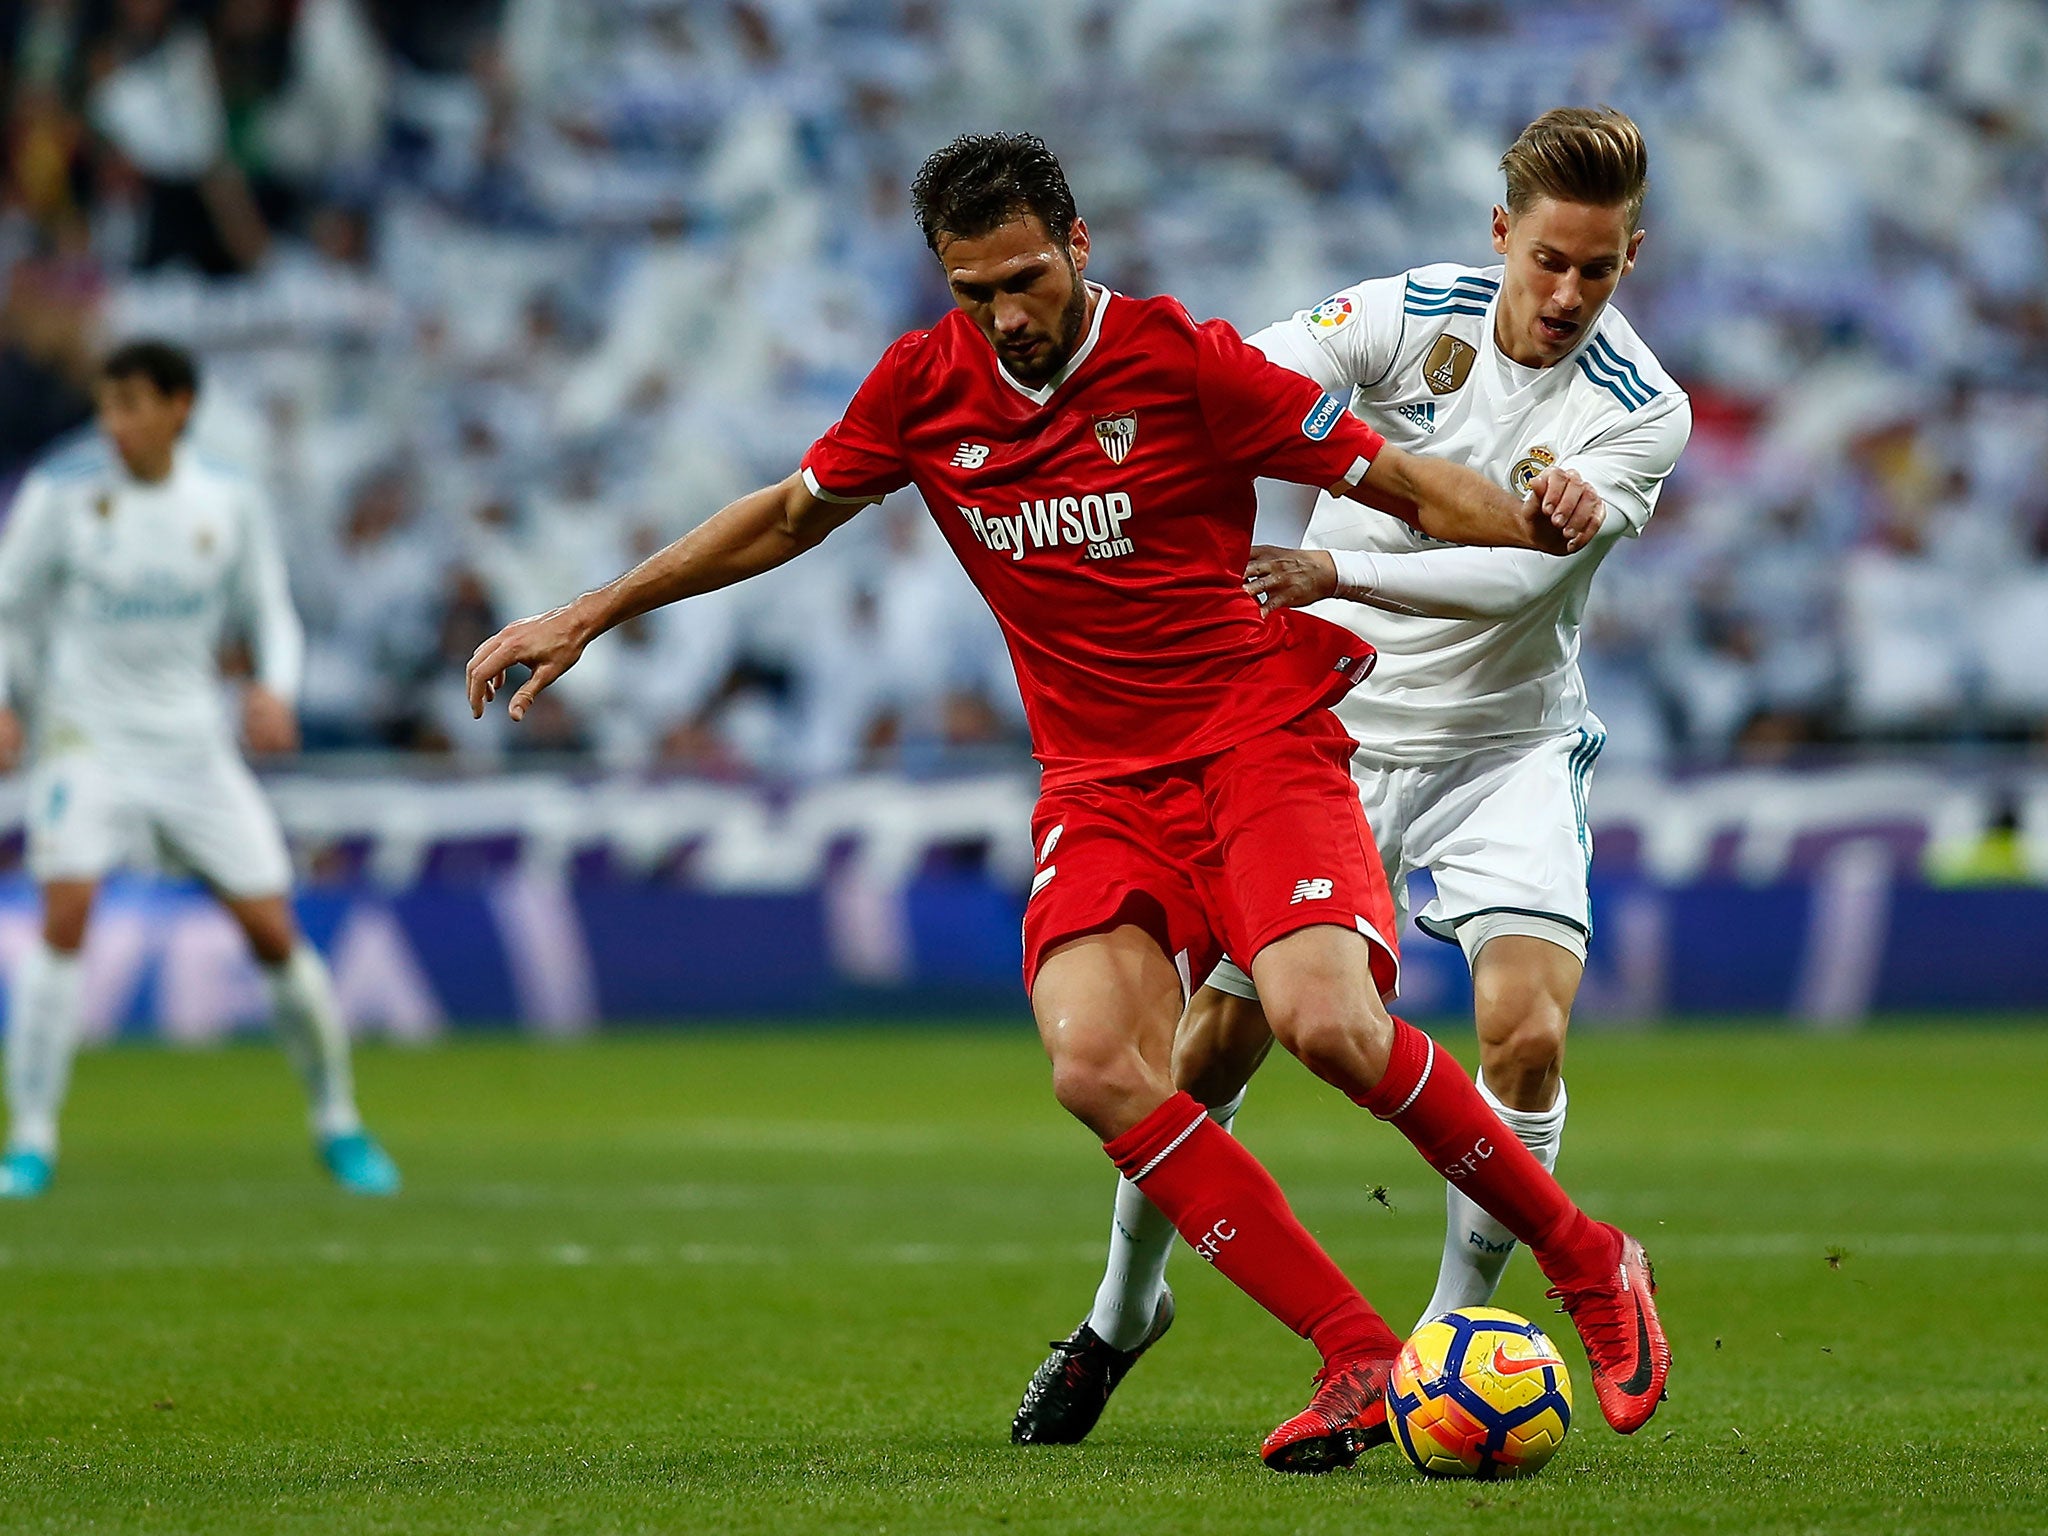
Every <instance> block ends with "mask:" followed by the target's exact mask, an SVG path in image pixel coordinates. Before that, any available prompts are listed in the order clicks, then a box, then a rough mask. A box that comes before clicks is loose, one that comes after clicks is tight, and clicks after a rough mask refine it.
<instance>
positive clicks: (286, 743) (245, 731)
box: [242, 683, 299, 757]
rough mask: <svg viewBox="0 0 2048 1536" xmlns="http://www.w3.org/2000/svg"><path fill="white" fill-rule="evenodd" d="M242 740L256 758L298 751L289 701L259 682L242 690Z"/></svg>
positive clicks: (296, 718)
mask: <svg viewBox="0 0 2048 1536" xmlns="http://www.w3.org/2000/svg"><path fill="white" fill-rule="evenodd" d="M242 739H243V740H244V741H245V742H247V743H248V745H249V750H250V751H251V752H253V753H255V754H256V756H258V757H278V756H283V755H284V754H286V753H289V752H296V751H298V750H299V716H298V711H296V710H294V709H293V708H292V706H291V701H290V700H289V699H287V698H285V697H284V696H283V695H282V694H277V693H273V692H271V690H270V689H268V688H266V687H264V686H263V685H262V684H261V683H251V684H250V685H249V686H248V687H247V688H245V689H244V690H243V691H242Z"/></svg>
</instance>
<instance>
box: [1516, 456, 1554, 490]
mask: <svg viewBox="0 0 2048 1536" xmlns="http://www.w3.org/2000/svg"><path fill="white" fill-rule="evenodd" d="M1556 462H1557V455H1556V454H1554V453H1552V452H1551V451H1550V450H1549V449H1548V448H1545V447H1543V446H1541V445H1540V444H1539V445H1538V446H1536V447H1534V448H1531V449H1530V450H1529V454H1528V457H1527V458H1522V459H1517V460H1516V461H1515V467H1514V468H1513V469H1511V470H1509V471H1508V488H1509V489H1510V490H1512V491H1515V492H1516V493H1518V494H1520V495H1527V494H1528V492H1529V486H1530V485H1531V484H1532V483H1533V482H1534V481H1535V479H1536V477H1537V476H1538V475H1540V474H1542V473H1543V471H1545V470H1546V469H1548V468H1550V466H1551V465H1553V464H1555V463H1556Z"/></svg>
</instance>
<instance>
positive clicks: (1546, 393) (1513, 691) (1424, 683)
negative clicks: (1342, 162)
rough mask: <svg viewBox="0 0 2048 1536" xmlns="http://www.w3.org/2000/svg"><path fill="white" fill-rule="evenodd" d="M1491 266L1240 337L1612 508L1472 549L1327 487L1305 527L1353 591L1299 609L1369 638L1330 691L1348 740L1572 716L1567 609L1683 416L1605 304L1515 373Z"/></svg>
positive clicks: (1391, 419) (1652, 478) (1508, 465)
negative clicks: (1370, 663) (1546, 542)
mask: <svg viewBox="0 0 2048 1536" xmlns="http://www.w3.org/2000/svg"><path fill="white" fill-rule="evenodd" d="M1501 271H1502V269H1501V268H1499V267H1488V268H1484V269H1481V268H1474V267H1464V266H1457V265H1453V264H1449V263H1446V264H1441V265H1436V266H1428V267H1417V268H1415V269H1414V270H1412V271H1409V272H1404V273H1402V274H1400V275H1399V276H1396V277H1385V278H1375V279H1373V280H1371V281H1370V282H1364V283H1360V284H1358V285H1357V286H1356V287H1353V288H1347V289H1345V290H1344V291H1343V292H1341V293H1338V294H1334V295H1332V296H1331V297H1330V298H1327V299H1325V300H1324V301H1323V302H1322V303H1320V304H1318V305H1317V306H1316V307H1315V308H1314V309H1305V310H1302V311H1300V312H1299V313H1297V314H1296V315H1295V316H1294V317H1293V318H1292V319H1290V320H1283V321H1281V322H1280V323H1278V324H1277V325H1272V326H1268V327H1267V328H1266V329H1265V330H1263V331H1260V332H1259V333H1258V334H1257V335H1255V336H1253V337H1252V338H1251V342H1252V345H1254V346H1256V347H1258V348H1259V349H1260V350H1261V351H1263V352H1264V353H1265V354H1266V355H1267V356H1268V357H1271V358H1272V359H1273V360H1274V361H1275V362H1278V363H1281V364H1283V365H1285V366H1286V367H1289V368H1292V369H1294V370H1295V371H1296V372H1297V373H1303V374H1306V375H1308V376H1309V377H1310V378H1312V379H1314V380H1315V381H1316V382H1317V383H1319V384H1321V385H1322V386H1323V388H1324V389H1326V390H1329V391H1330V392H1331V393H1332V394H1334V395H1338V396H1339V397H1340V398H1341V397H1345V396H1348V397H1349V399H1350V401H1351V408H1352V410H1354V411H1355V412H1357V414H1358V415H1359V416H1361V417H1363V418H1364V419H1365V420H1366V421H1368V422H1370V423H1371V424H1372V426H1373V427H1374V428H1375V429H1376V430H1377V431H1379V432H1380V433H1382V434H1383V435H1384V436H1385V437H1386V439H1387V441H1389V442H1390V443H1393V444H1395V445H1396V446H1397V447H1400V448H1405V449H1409V450H1411V451H1413V452H1417V453H1426V454H1430V455H1432V456H1434V457H1438V458H1446V459H1450V460H1452V461H1453V462H1455V463H1459V464H1465V465H1468V466H1470V467H1471V468H1473V469H1476V470H1478V471H1480V472H1481V473H1482V474H1485V475H1488V476H1490V477H1492V478H1493V479H1496V480H1498V481H1500V482H1501V483H1503V484H1505V485H1507V486H1509V487H1511V488H1513V489H1515V490H1521V489H1522V488H1524V487H1525V486H1526V485H1527V484H1528V483H1529V482H1530V481H1531V480H1533V479H1534V478H1535V477H1536V476H1537V475H1538V474H1539V473H1541V472H1542V471H1543V470H1544V469H1547V468H1549V467H1550V466H1551V465H1553V464H1558V465H1562V466H1564V467H1565V468H1567V469H1573V470H1576V471H1578V473H1579V474H1581V475H1583V476H1584V477H1585V479H1586V480H1587V481H1588V482H1589V483H1590V484H1591V485H1592V486H1593V488H1594V489H1595V490H1596V491H1598V492H1599V494H1600V497H1601V499H1602V501H1604V502H1605V503H1606V506H1607V519H1606V522H1605V523H1604V524H1603V525H1602V528H1601V531H1600V533H1599V535H1598V536H1597V537H1595V538H1594V540H1593V541H1592V542H1591V543H1590V544H1589V545H1587V547H1586V548H1584V549H1582V550H1580V551H1579V552H1578V553H1577V554H1575V555H1571V556H1566V557H1563V558H1560V557H1558V556H1554V555H1544V554H1538V553H1536V552H1534V551H1530V550H1515V549H1467V548H1462V547H1459V546H1454V545H1449V544H1444V543H1442V542H1440V541H1438V540H1435V539H1431V538H1429V537H1427V536H1426V535H1424V534H1420V533H1417V532H1416V531H1414V530H1413V529H1411V528H1409V527H1408V526H1407V525H1406V524H1404V523H1402V522H1399V521H1398V520H1396V519H1395V518H1392V517H1389V516H1387V515H1386V514H1384V513H1381V512H1376V511H1374V510H1373V509H1372V508H1370V507H1366V506H1361V505H1360V504H1359V503H1357V502H1354V501H1348V500H1343V499H1340V498H1337V497H1332V496H1329V495H1324V496H1323V497H1322V498H1321V499H1320V500H1318V501H1317V503H1316V509H1315V513H1314V516H1313V517H1312V518H1311V520H1310V522H1309V528H1308V536H1307V538H1306V540H1305V541H1304V542H1305V543H1306V544H1307V545H1309V546H1310V547H1311V548H1319V549H1329V550H1332V551H1358V552H1360V553H1359V554H1357V555H1350V556H1340V560H1341V561H1342V562H1343V563H1344V564H1345V565H1346V566H1347V567H1348V568H1355V569H1356V570H1357V571H1358V572H1359V573H1361V575H1362V578H1363V580H1362V585H1363V586H1364V587H1365V588H1366V589H1367V590H1366V591H1365V592H1364V593H1363V594H1362V595H1363V596H1364V601H1362V602H1351V601H1346V600H1339V599H1332V600H1330V601H1328V602H1324V603H1319V604H1317V605H1316V606H1315V607H1314V608H1313V609H1311V610H1310V611H1311V612H1314V613H1316V614H1319V615H1320V616H1322V617H1323V618H1327V619H1332V620H1334V621H1336V622H1337V623H1340V624H1343V625H1345V626H1347V627H1348V628H1350V629H1352V630H1355V631H1356V632H1357V633H1358V634H1360V635H1362V636H1364V637H1365V638H1366V639H1368V640H1370V641H1371V642H1372V643H1373V644H1374V645H1375V646H1376V647H1377V648H1378V650H1379V663H1378V665H1377V666H1376V667H1375V668H1374V670H1373V673H1372V676H1371V677H1369V678H1368V679H1367V680H1366V681H1365V682H1364V683H1362V684H1360V685H1359V686H1358V687H1356V688H1354V689H1353V690H1352V691H1351V693H1350V694H1349V695H1348V696H1347V697H1346V698H1345V699H1344V701H1343V702H1342V703H1341V704H1339V705H1338V706H1337V713H1338V714H1339V715H1340V716H1341V717H1342V718H1343V720H1344V723H1345V724H1346V725H1347V726H1349V727H1350V729H1351V733H1352V735H1353V736H1354V737H1356V738H1357V740H1358V742H1359V744H1360V747H1361V749H1362V750H1364V751H1365V752H1367V753H1368V754H1371V755H1373V756H1375V757H1378V758H1380V759H1382V760H1384V761H1387V762H1393V763H1430V762H1443V761H1447V760H1449V759H1452V758H1456V757H1459V756H1461V755H1463V754H1464V753H1466V752H1469V751H1471V750H1473V749H1474V748H1477V747H1499V746H1512V745H1515V744H1517V743H1522V742H1532V741H1539V740H1543V739H1545V738H1548V737H1552V736H1556V735H1558V734H1560V733H1563V732H1566V731H1573V730H1577V729H1578V728H1579V726H1580V725H1581V724H1582V723H1583V722H1584V721H1585V719H1586V717H1587V710H1586V691H1585V684H1584V682H1583V681H1582V680H1581V678H1580V676H1579V666H1578V655H1579V617H1580V615H1581V613H1582V612H1583V611H1584V609H1585V603H1586V594H1587V592H1588V590H1589V589H1590V587H1591V585H1592V581H1593V572H1594V571H1595V570H1596V569H1598V567H1599V564H1600V561H1601V560H1602V559H1603V558H1604V557H1605V556H1606V553H1607V551H1608V550H1609V549H1611V548H1613V547H1614V541H1615V540H1616V539H1617V538H1619V537H1620V536H1622V535H1623V534H1627V535H1631V536H1632V535H1635V534H1639V533H1641V532H1642V530H1643V526H1644V524H1646V523H1647V522H1648V521H1649V520H1650V513H1651V511H1652V510H1653V509H1654V508H1655V507H1656V504H1657V494H1658V491H1659V489H1660V488H1661V487H1662V485H1663V482H1664V477H1665V476H1666V475H1668V474H1669V473H1670V472H1671V467H1672V465H1673V464H1675V463H1676V462H1677V460H1678V455H1679V453H1680V451H1681V450H1683V449H1684V447H1685V442H1686V438H1687V437H1688V436H1689V435H1690V433H1691V431H1692V409H1691V406H1690V404H1689V403H1688V402H1687V400H1686V396H1685V392H1684V391H1683V390H1681V389H1680V388H1679V387H1678V386H1677V385H1676V384H1674V383H1673V382H1672V380H1671V376H1670V375H1669V374H1667V373H1666V372H1665V371H1664V370H1663V369H1662V368H1661V367H1659V366H1658V363H1657V359H1656V358H1655V357H1654V356H1652V355H1651V352H1650V349H1649V348H1648V347H1646V346H1644V345H1643V343H1642V341H1641V339H1640V338H1638V337H1637V335H1636V333H1635V331H1634V330H1633V329H1632V328H1631V327H1630V326H1629V323H1628V322H1627V321H1626V320H1624V319H1623V318H1622V317H1621V315H1620V313H1619V312H1618V311H1617V310H1616V309H1615V308H1614V306H1613V305H1612V304H1610V305H1608V307H1607V308H1606V309H1605V310H1604V311H1603V312H1602V314H1601V316H1600V318H1599V320H1598V322H1597V323H1596V324H1595V325H1594V326H1593V327H1592V329H1591V330H1590V331H1589V332H1588V333H1587V334H1586V335H1584V336H1583V337H1581V338H1580V341H1579V344H1578V346H1577V347H1575V348H1574V349H1573V350H1572V351H1571V352H1570V353H1569V354H1567V355H1566V356H1565V357H1564V358H1562V359H1560V360H1559V361H1558V362H1556V363H1554V364H1552V365H1551V366H1550V367H1548V368H1525V367H1523V366H1522V365H1520V364H1518V363H1515V362H1513V361H1511V360H1510V359H1509V358H1507V357H1506V356H1504V355H1503V354H1502V353H1501V351H1500V349H1499V348H1498V347H1497V346H1496V345H1495V344H1494V336H1493V322H1494V306H1495V304H1496V303H1498V295H1499V292H1500V278H1501Z"/></svg>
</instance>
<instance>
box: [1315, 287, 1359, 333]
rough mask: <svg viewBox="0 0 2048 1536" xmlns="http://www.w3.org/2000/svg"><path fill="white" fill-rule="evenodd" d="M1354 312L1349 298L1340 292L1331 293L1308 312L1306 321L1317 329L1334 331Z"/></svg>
mask: <svg viewBox="0 0 2048 1536" xmlns="http://www.w3.org/2000/svg"><path fill="white" fill-rule="evenodd" d="M1353 313H1355V306H1354V305H1353V304H1352V302H1351V300H1350V299H1348V298H1346V297H1345V296H1344V295H1343V294H1341V293H1333V294H1331V295H1330V297H1329V298H1327V299H1325V300H1323V302H1322V303H1320V304H1318V305H1317V306H1316V307H1315V308H1314V309H1312V310H1310V311H1309V312H1308V323H1309V324H1310V325H1312V326H1314V327H1315V328H1316V329H1317V330H1319V331H1334V330H1336V329H1337V327H1338V326H1340V325H1343V324H1345V323H1346V322H1347V321H1349V320H1350V319H1351V316H1352V315H1353Z"/></svg>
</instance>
